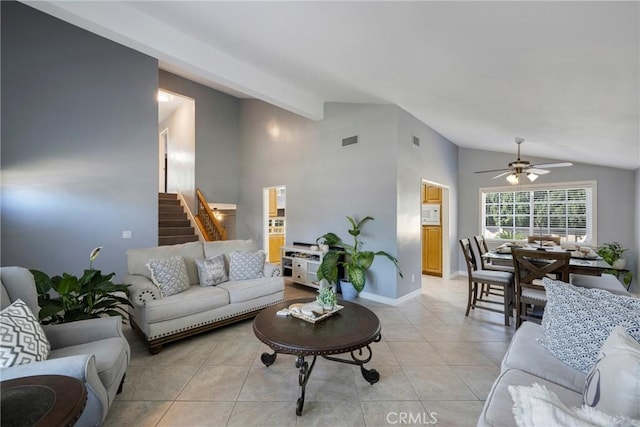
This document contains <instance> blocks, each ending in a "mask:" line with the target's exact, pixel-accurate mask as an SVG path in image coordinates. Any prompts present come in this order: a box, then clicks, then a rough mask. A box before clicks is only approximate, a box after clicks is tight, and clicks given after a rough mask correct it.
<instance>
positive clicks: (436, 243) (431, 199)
mask: <svg viewBox="0 0 640 427" xmlns="http://www.w3.org/2000/svg"><path fill="white" fill-rule="evenodd" d="M422 203H430V204H437V205H440V212H442V188H440V187H436V186H433V185H428V184H422ZM440 224H442V218H440ZM422 273H424V274H429V275H432V276H440V277H442V226H441V225H423V226H422Z"/></svg>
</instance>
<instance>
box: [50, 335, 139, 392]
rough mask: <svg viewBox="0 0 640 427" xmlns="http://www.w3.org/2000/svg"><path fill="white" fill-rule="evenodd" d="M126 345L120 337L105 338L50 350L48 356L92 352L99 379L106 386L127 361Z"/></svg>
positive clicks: (59, 356)
mask: <svg viewBox="0 0 640 427" xmlns="http://www.w3.org/2000/svg"><path fill="white" fill-rule="evenodd" d="M126 347H127V346H126V343H125V341H124V340H123V339H122V338H121V337H113V338H105V339H103V340H98V341H91V342H90V343H85V344H78V345H72V346H69V347H62V348H59V349H55V350H52V351H51V356H50V357H49V358H50V359H59V358H61V357H67V356H76V355H79V354H93V355H94V356H95V359H96V369H97V371H98V375H99V376H100V381H101V382H102V384H104V385H105V387H107V388H108V387H109V386H110V385H111V384H113V382H114V381H116V379H117V378H118V376H119V373H120V372H122V365H123V364H124V363H127V357H128V351H129V350H128V348H126Z"/></svg>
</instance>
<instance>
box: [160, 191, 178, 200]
mask: <svg viewBox="0 0 640 427" xmlns="http://www.w3.org/2000/svg"><path fill="white" fill-rule="evenodd" d="M158 199H163V200H166V199H169V200H178V195H177V194H176V193H158Z"/></svg>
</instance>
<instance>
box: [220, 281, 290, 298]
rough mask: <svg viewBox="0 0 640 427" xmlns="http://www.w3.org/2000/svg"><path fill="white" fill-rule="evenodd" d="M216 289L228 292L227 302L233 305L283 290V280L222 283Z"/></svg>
mask: <svg viewBox="0 0 640 427" xmlns="http://www.w3.org/2000/svg"><path fill="white" fill-rule="evenodd" d="M218 287H220V288H223V289H226V290H227V291H228V292H229V300H230V302H231V303H232V304H234V303H238V302H243V301H249V300H251V299H254V298H258V297H261V296H264V295H270V294H274V293H276V292H280V291H282V290H283V289H284V279H283V278H282V277H263V278H260V279H251V280H238V281H232V282H226V283H222V284H220V285H218Z"/></svg>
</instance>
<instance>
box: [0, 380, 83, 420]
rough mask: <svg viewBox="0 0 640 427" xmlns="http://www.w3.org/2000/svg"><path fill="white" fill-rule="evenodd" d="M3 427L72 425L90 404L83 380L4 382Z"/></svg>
mask: <svg viewBox="0 0 640 427" xmlns="http://www.w3.org/2000/svg"><path fill="white" fill-rule="evenodd" d="M0 388H1V389H2V426H12V427H17V426H35V425H38V426H72V425H74V424H75V423H76V421H78V418H79V417H80V415H81V414H82V410H83V409H84V407H85V405H86V403H87V389H86V387H85V386H84V384H83V383H82V381H80V380H78V379H76V378H72V377H67V376H64V375H34V376H32V377H22V378H15V379H12V380H6V381H2V383H0Z"/></svg>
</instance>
